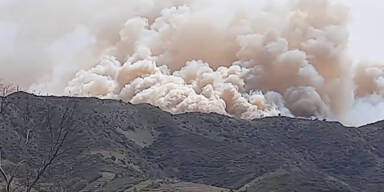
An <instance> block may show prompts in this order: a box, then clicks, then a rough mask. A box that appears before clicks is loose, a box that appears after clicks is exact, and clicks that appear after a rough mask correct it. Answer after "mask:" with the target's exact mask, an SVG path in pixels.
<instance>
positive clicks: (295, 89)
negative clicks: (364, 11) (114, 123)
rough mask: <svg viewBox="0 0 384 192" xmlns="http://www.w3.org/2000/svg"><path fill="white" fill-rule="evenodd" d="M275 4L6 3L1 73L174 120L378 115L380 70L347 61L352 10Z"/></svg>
mask: <svg viewBox="0 0 384 192" xmlns="http://www.w3.org/2000/svg"><path fill="white" fill-rule="evenodd" d="M277 2H278V1H274V2H270V1H246V0H241V1H230V0H225V1H215V0H212V1H203V0H195V1H191V0H161V1H155V0H143V1H122V0H121V1H117V2H116V3H114V4H112V3H105V2H104V1H101V0H95V1H90V0H83V1H74V0H69V1H65V2H52V1H48V0H39V1H34V2H25V1H20V0H7V1H4V0H2V1H0V12H1V13H0V15H1V17H0V33H1V34H2V35H1V36H0V43H1V44H0V65H1V70H0V77H2V78H4V79H7V80H10V81H14V82H16V83H18V84H21V85H22V86H24V87H27V88H28V89H29V90H30V91H32V90H39V91H41V92H47V93H52V94H58V95H63V94H64V95H79V96H97V97H100V98H112V99H123V100H124V101H127V102H132V103H151V104H153V105H157V106H159V107H160V108H162V109H164V110H166V111H170V112H172V113H184V112H217V113H221V114H227V115H231V116H236V117H240V118H245V119H253V118H260V117H264V116H273V115H278V114H283V115H287V116H304V117H310V116H317V117H321V118H327V119H332V120H339V121H341V122H343V123H344V124H347V125H362V124H365V123H370V122H373V121H377V120H380V119H383V117H384V99H383V95H384V67H383V66H384V65H383V64H381V63H379V62H360V63H357V59H356V57H360V56H352V57H351V56H350V55H351V54H354V53H356V52H357V49H356V48H353V47H352V52H350V49H348V46H351V45H350V42H351V41H352V43H353V42H356V41H357V40H356V35H354V34H353V33H352V36H351V37H352V38H351V41H350V39H349V31H348V29H349V28H352V29H354V26H353V25H352V27H349V26H348V25H349V22H350V19H349V18H350V16H349V13H348V12H349V10H348V8H347V7H345V6H343V5H342V4H338V3H336V2H335V1H326V0H315V1H313V0H312V1H310V0H303V1H294V0H293V1H287V2H284V3H282V2H281V1H280V2H279V3H277ZM355 10H356V9H354V8H353V7H352V9H351V12H353V11H355ZM353 18H354V17H353V13H352V19H353ZM352 22H353V21H352ZM361 38H364V37H361ZM366 38H367V39H372V37H371V36H367V37H366ZM368 50H369V49H368ZM366 54H367V51H366V50H364V53H362V54H361V56H364V55H366ZM354 55H357V54H354ZM372 55H373V58H374V59H377V58H376V55H378V54H377V53H373V54H372ZM358 59H360V58H358Z"/></svg>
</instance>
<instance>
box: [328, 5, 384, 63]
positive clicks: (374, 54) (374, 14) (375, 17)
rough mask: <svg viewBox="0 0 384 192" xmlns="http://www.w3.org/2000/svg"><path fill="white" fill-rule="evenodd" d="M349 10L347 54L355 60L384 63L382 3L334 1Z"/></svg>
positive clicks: (383, 14) (383, 8) (383, 13)
mask: <svg viewBox="0 0 384 192" xmlns="http://www.w3.org/2000/svg"><path fill="white" fill-rule="evenodd" d="M334 1H340V2H343V3H344V4H346V5H348V6H349V7H350V9H351V11H350V14H351V25H350V33H351V36H350V46H349V52H350V55H351V57H352V58H354V59H356V60H373V61H384V47H383V45H384V1H383V0H334Z"/></svg>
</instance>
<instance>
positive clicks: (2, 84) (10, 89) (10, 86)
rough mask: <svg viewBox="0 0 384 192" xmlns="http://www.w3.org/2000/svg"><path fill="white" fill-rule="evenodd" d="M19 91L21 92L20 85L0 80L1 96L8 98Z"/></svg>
mask: <svg viewBox="0 0 384 192" xmlns="http://www.w3.org/2000/svg"><path fill="white" fill-rule="evenodd" d="M19 90H20V87H19V86H18V85H16V84H14V83H10V82H7V81H4V80H2V79H0V91H1V96H7V95H9V94H11V93H14V92H17V91H19Z"/></svg>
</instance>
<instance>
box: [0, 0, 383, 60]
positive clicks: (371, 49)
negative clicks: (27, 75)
mask: <svg viewBox="0 0 384 192" xmlns="http://www.w3.org/2000/svg"><path fill="white" fill-rule="evenodd" d="M9 1H12V0H0V3H6V2H9ZM330 1H333V2H341V3H343V4H345V5H347V6H348V7H350V9H351V11H350V15H351V24H350V35H351V36H350V46H349V53H350V55H351V57H352V58H353V59H354V60H372V61H384V53H383V52H384V47H383V45H384V0H330Z"/></svg>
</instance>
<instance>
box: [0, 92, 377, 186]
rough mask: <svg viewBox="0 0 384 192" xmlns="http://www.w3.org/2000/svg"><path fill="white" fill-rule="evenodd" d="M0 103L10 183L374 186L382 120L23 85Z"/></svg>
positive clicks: (1, 148) (1, 146)
mask: <svg viewBox="0 0 384 192" xmlns="http://www.w3.org/2000/svg"><path fill="white" fill-rule="evenodd" d="M0 102H1V103H0V152H1V167H2V170H4V172H5V174H6V176H7V178H8V181H9V179H10V178H11V177H12V179H13V180H12V183H11V185H10V188H11V189H10V190H16V191H17V190H20V191H21V190H22V191H25V190H24V189H28V188H30V191H69V192H77V191H83V192H86V191H90V192H93V191H103V192H104V191H105V192H115V191H121V192H128V191H184V192H187V191H188V192H193V191H204V192H211V191H212V192H220V191H250V192H271V191H274V192H294V191H296V192H311V191H316V192H317V191H319V192H338V191H339V192H344V191H346V192H382V191H383V189H384V139H383V138H384V129H383V127H384V122H378V123H375V124H371V125H367V126H364V127H359V128H349V127H344V126H342V125H341V124H340V123H337V122H327V121H318V120H306V119H292V118H287V117H270V118H264V119H259V120H254V121H246V120H241V119H236V118H231V117H227V116H223V115H218V114H201V113H187V114H181V115H172V114H170V113H167V112H164V111H162V110H160V109H159V108H156V107H154V106H151V105H148V104H140V105H132V104H128V103H123V102H121V101H114V100H100V99H96V98H70V97H38V96H34V95H30V94H27V93H23V92H17V93H14V94H11V95H9V96H7V97H1V100H0ZM0 178H1V180H0V183H1V184H0V190H1V188H3V190H4V191H6V190H7V189H6V185H7V181H6V180H5V179H4V178H3V177H1V176H0ZM36 178H38V179H36Z"/></svg>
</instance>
